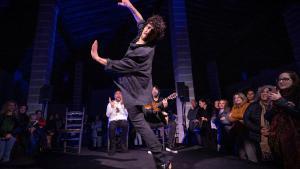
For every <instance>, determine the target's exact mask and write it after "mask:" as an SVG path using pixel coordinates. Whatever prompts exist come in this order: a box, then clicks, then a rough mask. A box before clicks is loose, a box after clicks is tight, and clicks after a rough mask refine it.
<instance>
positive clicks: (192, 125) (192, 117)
mask: <svg viewBox="0 0 300 169" xmlns="http://www.w3.org/2000/svg"><path fill="white" fill-rule="evenodd" d="M199 109H200V108H199V106H198V104H197V102H196V100H195V99H192V100H191V108H190V109H189V111H188V114H187V118H188V120H189V124H188V144H189V145H192V143H193V141H192V140H193V138H194V136H195V137H196V139H197V140H196V141H197V144H198V145H201V136H200V133H197V132H195V129H196V130H197V129H199V125H200V121H199V120H198V119H197V114H198V112H199Z"/></svg>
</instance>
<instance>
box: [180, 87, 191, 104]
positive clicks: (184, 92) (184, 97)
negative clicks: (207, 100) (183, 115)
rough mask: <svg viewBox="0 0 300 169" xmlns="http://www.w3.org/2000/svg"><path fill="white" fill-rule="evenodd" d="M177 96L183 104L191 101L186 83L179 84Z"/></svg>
mask: <svg viewBox="0 0 300 169" xmlns="http://www.w3.org/2000/svg"><path fill="white" fill-rule="evenodd" d="M177 94H178V97H179V99H180V100H181V101H182V102H189V101H190V95H189V87H188V86H186V85H185V84H184V82H177Z"/></svg>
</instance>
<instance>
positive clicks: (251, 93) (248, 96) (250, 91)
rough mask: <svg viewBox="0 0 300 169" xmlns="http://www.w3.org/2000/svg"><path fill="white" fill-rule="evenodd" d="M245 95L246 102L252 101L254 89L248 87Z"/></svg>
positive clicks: (253, 99)
mask: <svg viewBox="0 0 300 169" xmlns="http://www.w3.org/2000/svg"><path fill="white" fill-rule="evenodd" d="M246 97H247V100H248V103H253V102H254V101H255V91H254V90H253V89H248V90H247V92H246Z"/></svg>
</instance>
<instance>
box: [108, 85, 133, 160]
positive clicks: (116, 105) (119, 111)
mask: <svg viewBox="0 0 300 169" xmlns="http://www.w3.org/2000/svg"><path fill="white" fill-rule="evenodd" d="M114 97H115V100H113V101H112V100H110V101H109V103H108V105H107V109H106V116H107V117H108V121H109V128H108V132H109V140H110V149H109V152H108V154H109V155H114V154H115V152H116V148H117V145H116V143H117V140H116V129H117V128H121V129H122V132H121V148H122V152H127V151H128V147H127V145H126V144H127V134H128V121H127V117H128V112H127V110H126V108H125V107H124V104H123V98H122V93H121V91H119V90H117V91H116V92H115V96H114Z"/></svg>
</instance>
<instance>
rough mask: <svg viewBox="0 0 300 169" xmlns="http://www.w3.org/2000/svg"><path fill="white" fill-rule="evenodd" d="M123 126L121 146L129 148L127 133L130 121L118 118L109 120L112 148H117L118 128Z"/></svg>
mask: <svg viewBox="0 0 300 169" xmlns="http://www.w3.org/2000/svg"><path fill="white" fill-rule="evenodd" d="M117 128H121V129H122V131H121V134H120V136H121V147H122V148H127V145H126V143H127V133H128V121H127V120H116V121H111V122H109V140H110V142H111V149H112V150H113V151H115V150H116V129H117Z"/></svg>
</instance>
